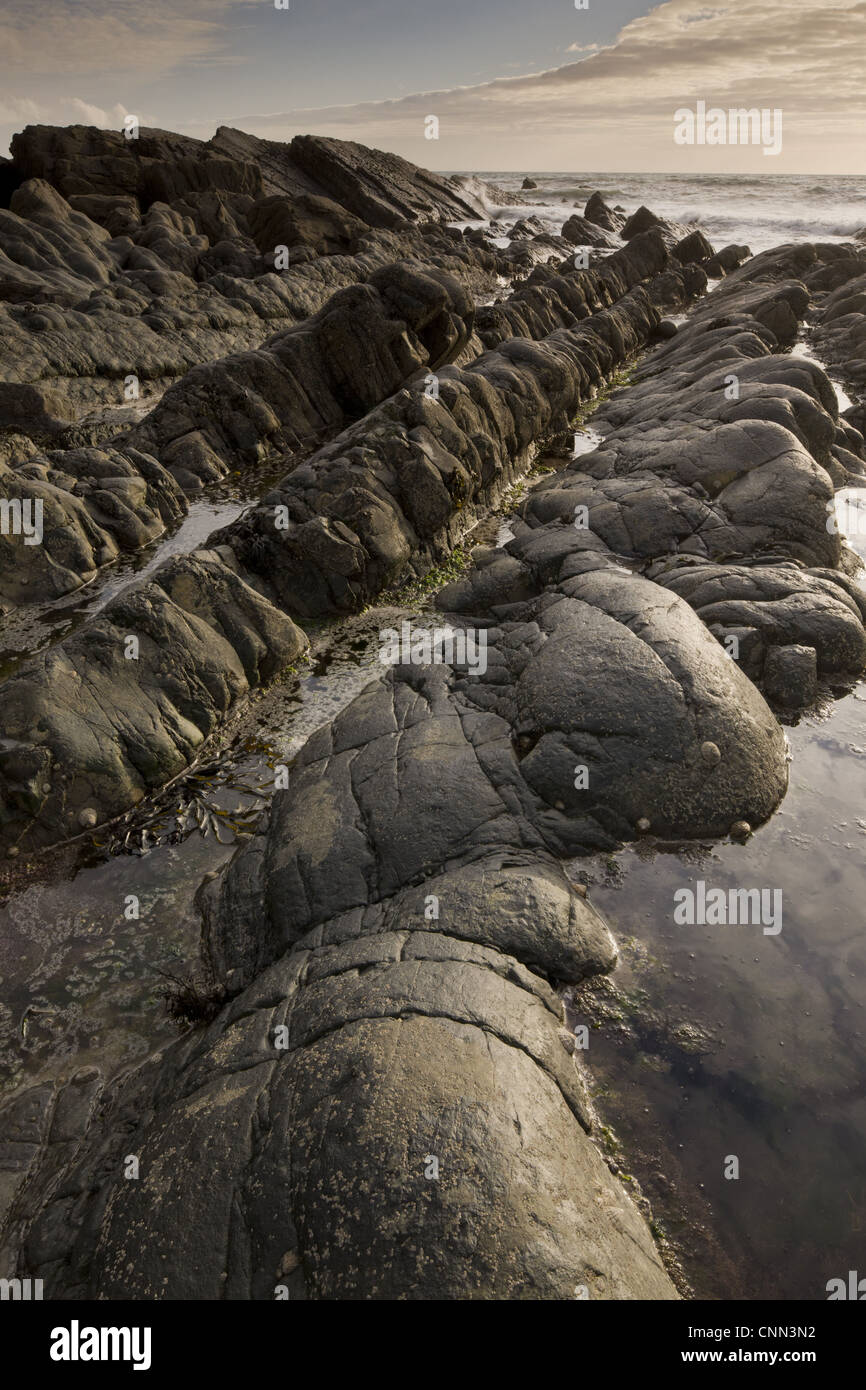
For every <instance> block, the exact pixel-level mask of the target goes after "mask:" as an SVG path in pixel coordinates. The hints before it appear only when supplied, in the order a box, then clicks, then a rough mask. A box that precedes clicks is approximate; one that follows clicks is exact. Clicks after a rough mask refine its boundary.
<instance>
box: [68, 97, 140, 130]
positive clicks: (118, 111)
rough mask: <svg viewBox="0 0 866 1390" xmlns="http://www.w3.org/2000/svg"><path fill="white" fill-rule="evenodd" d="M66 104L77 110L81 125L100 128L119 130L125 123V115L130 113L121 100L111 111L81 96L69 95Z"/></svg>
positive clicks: (78, 121) (78, 120)
mask: <svg viewBox="0 0 866 1390" xmlns="http://www.w3.org/2000/svg"><path fill="white" fill-rule="evenodd" d="M65 104H66V105H68V106H69V107H70V108H71V109H72V111H74V112H75V116H76V118H77V123H78V124H79V125H95V126H98V127H99V129H100V130H118V129H119V128H120V127H121V126H122V125H123V121H124V117H125V116H128V115H129V112H128V111H127V109H126V107H125V106H121V104H120V102H117V103H116V104H115V105H114V106H112V108H111V110H110V111H104V110H103V108H102V107H101V106H91V105H90V103H89V102H86V101H81V99H80V98H79V97H67V98H66V103H65Z"/></svg>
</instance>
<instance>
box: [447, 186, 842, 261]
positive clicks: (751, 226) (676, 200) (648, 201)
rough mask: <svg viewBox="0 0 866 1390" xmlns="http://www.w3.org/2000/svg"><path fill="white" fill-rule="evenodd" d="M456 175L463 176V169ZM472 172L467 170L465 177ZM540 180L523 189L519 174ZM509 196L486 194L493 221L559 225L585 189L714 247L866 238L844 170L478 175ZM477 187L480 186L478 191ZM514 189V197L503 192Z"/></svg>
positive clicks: (580, 202)
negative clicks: (693, 232)
mask: <svg viewBox="0 0 866 1390" xmlns="http://www.w3.org/2000/svg"><path fill="white" fill-rule="evenodd" d="M458 177H461V178H464V177H467V176H465V175H459V176H458ZM469 177H470V178H471V177H472V176H469ZM527 177H529V178H531V179H532V180H533V181H534V182H535V183H536V184H537V185H538V187H537V188H535V189H531V190H526V191H524V190H523V189H522V187H521V185H522V183H523V180H524V178H527ZM475 178H476V179H477V180H480V181H483V182H484V183H489V184H492V185H494V187H495V188H496V189H497V190H500V191H501V192H502V193H503V194H505V195H506V196H505V197H504V198H503V200H502V202H498V201H494V200H491V199H489V198H488V197H487V195H486V194H485V195H484V199H483V200H484V202H485V206H486V208H487V212H488V215H489V216H490V218H491V219H492V220H497V221H504V222H508V221H511V220H513V219H515V218H519V217H526V216H527V203H529V204H531V207H530V208H529V211H530V212H531V213H532V214H533V215H535V216H537V217H539V218H541V220H542V221H543V222H545V223H546V224H547V225H548V227H549V230H551V231H558V230H559V229H560V227H561V226H562V224H563V222H564V221H566V220H567V218H569V217H571V216H572V214H573V213H574V212H576V211H577V212H581V213H582V212H583V209H584V206H585V205H586V200H587V199H588V198H589V196H590V194H592V193H594V192H596V191H598V192H599V193H600V194H601V195H602V197H603V198H604V200H605V202H606V203H608V204H609V205H610V206H612V207H614V206H616V205H617V204H619V205H620V206H621V207H622V208H624V209H625V211H626V212H629V213H631V212H634V211H635V210H636V209H637V208H639V207H640V206H641V204H644V205H645V206H646V207H648V208H650V209H651V210H652V211H653V212H654V213H656V214H657V215H658V216H659V217H663V218H665V219H667V220H670V221H674V222H681V223H685V224H687V225H693V226H696V227H700V229H701V231H702V232H703V233H704V235H705V236H707V237H708V238H709V240H710V241H711V242H712V243H713V245H714V246H715V247H716V249H717V250H718V249H720V248H721V247H722V246H728V245H731V244H734V245H738V246H749V247H751V250H752V251H753V253H755V254H757V253H758V252H759V251H765V250H767V249H768V248H769V247H771V246H780V245H781V244H782V243H784V242H790V241H844V240H847V239H848V238H851V237H855V236H856V235H857V233H858V232H860V233H863V234H864V237H866V178H863V177H859V176H853V175H851V176H849V175H827V176H824V175H816V174H795V175H785V174H767V175H763V176H760V177H758V176H751V175H717V174H697V175H693V174H561V173H560V174H538V173H529V174H527V173H525V172H520V173H507V174H503V173H497V172H494V171H487V172H480V171H478V172H477V173H476V174H475ZM478 191H479V192H480V191H481V190H480V189H479V190H478ZM512 193H514V194H519V195H520V196H519V198H518V199H515V201H514V202H513V203H511V202H509V201H508V197H507V195H508V194H512Z"/></svg>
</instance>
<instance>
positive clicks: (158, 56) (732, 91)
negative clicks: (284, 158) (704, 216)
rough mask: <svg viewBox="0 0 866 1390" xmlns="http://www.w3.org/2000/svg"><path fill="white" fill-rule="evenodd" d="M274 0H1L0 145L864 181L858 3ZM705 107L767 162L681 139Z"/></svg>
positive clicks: (861, 2) (865, 48) (862, 38)
mask: <svg viewBox="0 0 866 1390" xmlns="http://www.w3.org/2000/svg"><path fill="white" fill-rule="evenodd" d="M279 2H280V3H282V0H279ZM288 5H289V8H287V9H286V8H281V9H277V8H276V3H275V0H51V4H50V5H35V4H34V0H0V149H4V150H5V149H6V147H7V145H8V141H9V138H10V136H11V134H12V133H13V132H14V131H15V130H20V129H22V128H23V126H24V125H26V124H29V123H34V122H42V123H47V124H56V125H68V124H87V125H98V126H103V127H111V128H116V129H119V128H120V127H121V125H122V123H123V118H124V116H125V115H127V114H134V115H136V116H137V117H138V118H139V120H140V122H141V124H142V125H145V126H159V127H162V128H163V129H167V130H177V131H181V132H183V133H185V134H189V135H195V136H199V137H201V138H203V139H207V138H209V137H210V136H211V135H212V134H213V133H214V131H215V130H216V128H217V126H219V125H231V126H236V127H238V128H240V129H242V130H246V131H250V132H251V133H253V134H256V135H263V136H267V137H268V138H269V139H275V140H289V139H291V138H292V136H293V135H296V134H298V133H301V132H308V131H309V132H314V133H317V134H324V135H334V136H339V137H340V138H342V139H347V140H357V141H360V142H361V143H363V144H368V145H374V146H376V147H378V148H380V149H388V150H393V151H395V152H396V153H398V154H402V155H404V156H405V157H406V158H409V159H412V160H414V161H416V162H417V163H419V164H423V165H425V166H427V167H428V168H434V169H446V170H466V171H469V170H479V171H493V170H503V171H504V170H525V171H527V172H530V171H533V170H545V171H551V172H553V171H565V172H574V173H579V172H582V171H586V172H600V171H610V172H626V171H627V172H657V171H658V172H681V173H686V174H690V173H715V172H718V173H723V174H731V173H744V174H750V173H760V174H791V173H828V174H833V173H838V174H859V175H862V174H864V173H866V81H864V78H863V73H864V68H866V62H864V60H866V0H808V3H806V2H805V0H804V2H803V3H800V0H666V2H665V3H663V4H652V3H648V0H588V4H587V8H586V9H577V8H576V5H575V0H495V2H494V0H474V2H473V0H288ZM701 101H703V102H705V103H706V105H707V106H708V107H721V108H722V109H724V110H728V109H729V108H731V107H749V108H758V109H759V110H764V109H767V110H770V111H773V110H777V109H778V110H780V111H781V113H782V132H783V138H782V148H781V153H780V154H778V155H775V156H767V155H764V153H763V150H762V148H761V147H760V145H736V144H727V145H715V146H708V145H698V144H677V143H675V141H674V138H673V136H674V129H675V112H677V111H678V110H680V109H682V108H688V109H691V110H694V109H696V107H697V103H698V102H701ZM430 116H435V117H436V118H437V121H438V138H437V139H435V140H434V139H428V138H426V135H425V131H426V130H427V129H429V128H430V123H429V122H428V121H427V118H428V117H430Z"/></svg>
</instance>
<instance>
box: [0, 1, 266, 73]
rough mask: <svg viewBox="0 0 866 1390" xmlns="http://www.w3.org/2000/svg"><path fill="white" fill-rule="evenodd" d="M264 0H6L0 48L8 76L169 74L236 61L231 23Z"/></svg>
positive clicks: (0, 27) (0, 21)
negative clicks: (185, 66) (235, 14)
mask: <svg viewBox="0 0 866 1390" xmlns="http://www.w3.org/2000/svg"><path fill="white" fill-rule="evenodd" d="M264 3H266V0H86V3H85V2H84V0H50V3H49V4H40V5H39V7H38V13H36V14H34V4H33V0H3V14H2V18H0V53H2V54H3V69H4V72H5V73H6V74H7V76H8V77H11V78H14V77H15V76H16V75H23V76H25V77H30V78H32V77H37V76H39V77H44V76H58V75H60V74H64V73H70V74H73V73H74V74H76V75H78V76H82V75H88V74H96V73H99V74H104V73H105V72H106V70H110V71H111V72H112V73H113V74H115V75H117V76H119V77H121V78H122V76H123V75H124V74H131V73H149V74H152V75H157V74H160V75H161V74H164V73H165V72H167V71H171V70H172V69H174V68H176V67H178V66H179V65H180V64H182V63H186V62H190V61H196V60H208V61H209V62H212V63H219V62H222V63H225V62H233V61H236V59H235V58H234V57H233V55H232V54H231V52H230V51H229V50H228V47H227V45H228V42H229V38H228V30H227V23H226V22H227V20H228V19H229V17H230V15H231V12H232V10H235V9H237V8H238V7H240V6H243V5H252V4H256V5H259V6H261V5H262V4H264Z"/></svg>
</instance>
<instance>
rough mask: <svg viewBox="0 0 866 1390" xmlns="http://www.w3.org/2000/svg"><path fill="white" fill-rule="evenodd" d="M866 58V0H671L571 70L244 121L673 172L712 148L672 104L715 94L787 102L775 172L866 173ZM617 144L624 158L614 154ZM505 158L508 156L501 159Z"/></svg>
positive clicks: (717, 99) (742, 154)
mask: <svg viewBox="0 0 866 1390" xmlns="http://www.w3.org/2000/svg"><path fill="white" fill-rule="evenodd" d="M864 59H866V0H810V4H809V6H808V7H803V6H801V5H798V4H792V3H791V0H763V3H762V4H761V5H755V4H754V3H753V0H718V3H716V4H715V5H713V6H712V7H711V8H710V7H708V6H707V5H706V3H703V4H701V3H699V0H666V3H664V4H661V5H657V6H656V7H655V8H654V9H652V10H651V11H650V12H649V13H648V14H646V15H642V16H641V17H639V18H638V19H635V20H632V21H631V22H630V23H629V24H627V25H626V26H625V27H624V28H623V29H622V30H621V31H620V33H619V35H618V36H617V38H616V40H615V42H613V43H612V44H611V45H609V46H608V47H605V48H602V49H599V50H597V51H595V52H592V53H590V54H589V55H588V56H586V57H584V58H582V59H581V60H580V61H578V62H573V63H568V64H566V65H565V66H562V67H559V68H554V69H550V70H547V71H544V72H536V73H527V74H524V75H522V76H517V77H501V78H497V79H496V81H493V82H488V83H485V84H483V85H478V86H474V87H461V88H454V89H450V90H443V91H437V92H424V93H417V94H415V95H414V96H409V97H399V98H392V99H390V100H384V101H377V102H366V103H362V104H358V105H352V106H342V107H340V106H332V107H328V108H321V109H317V110H309V109H307V110H295V111H290V112H284V113H281V114H276V115H275V114H271V115H259V116H254V115H248V116H244V117H235V118H234V121H233V122H232V123H234V124H238V125H242V126H243V128H244V129H247V130H251V131H253V132H254V133H257V134H262V135H270V136H271V137H272V138H276V139H281V138H289V137H290V136H291V135H292V134H295V133H298V132H299V131H304V130H312V131H317V132H319V133H321V134H330V135H336V136H342V137H343V138H346V139H354V140H360V141H364V142H366V143H372V144H376V143H381V142H384V143H386V144H387V146H388V148H392V149H397V150H399V152H400V153H404V154H407V155H409V157H412V158H415V159H418V161H419V162H420V163H434V162H435V164H436V166H437V167H439V168H448V167H451V168H470V167H473V166H477V165H478V164H479V162H480V161H479V159H478V156H477V154H476V151H481V152H483V151H490V155H489V156H488V158H487V160H486V164H487V167H488V168H493V167H500V168H509V167H522V165H523V163H524V162H526V161H527V159H530V158H531V159H532V163H531V165H530V167H534V168H550V169H553V168H571V169H577V168H594V169H599V168H605V167H607V168H620V169H634V168H641V167H656V168H661V169H670V170H675V169H677V168H679V167H683V168H687V169H695V168H698V167H701V165H700V164H697V163H695V162H694V160H695V159H697V158H700V160H701V161H702V163H703V165H704V166H706V165H707V159H708V154H707V151H706V149H702V150H701V151H700V152H699V154H698V153H697V152H695V151H692V150H690V149H689V147H685V148H684V147H676V146H674V144H673V126H674V122H673V113H674V111H675V110H676V109H677V108H678V107H681V106H693V105H694V103H695V102H696V101H698V100H704V101H706V102H707V104H708V105H720V106H723V107H728V106H748V107H752V106H757V107H760V108H763V107H770V108H775V107H779V108H781V109H782V110H783V112H784V120H785V154H784V157H783V159H782V160H774V161H773V169H772V172H774V173H779V172H785V171H786V170H787V171H790V170H791V169H793V170H795V171H796V170H797V168H798V167H800V168H802V169H804V170H805V169H808V168H816V167H817V168H824V169H826V170H827V171H828V172H830V171H831V170H832V168H834V167H835V168H837V169H838V170H839V171H840V172H846V171H847V172H855V171H857V170H864V171H866V153H864V144H866V142H864V141H863V136H862V132H863V128H864V119H866V85H864V83H863V77H862V74H863V67H864ZM428 114H435V115H437V116H438V117H439V120H440V131H441V143H440V145H439V147H438V148H437V147H435V146H434V147H433V148H432V149H431V146H430V144H428V145H427V146H426V158H425V157H424V156H425V143H424V140H423V138H422V132H423V121H424V117H425V116H426V115H428ZM225 119H228V118H225ZM611 152H616V153H617V157H618V162H617V163H616V164H611V163H609V162H608V161H609V159H610V157H611ZM436 156H438V157H436ZM493 156H496V157H498V158H500V159H505V162H504V163H502V162H500V163H499V164H498V166H497V165H496V164H495V163H493V162H492V158H493ZM711 157H712V158H713V159H714V160H715V163H716V167H726V168H727V169H732V170H736V169H737V168H739V167H752V168H761V169H762V171H763V172H764V173H766V172H769V170H768V168H767V161H766V160H762V159H761V151H760V150H754V149H751V148H746V147H737V148H734V149H731V148H728V149H727V150H726V151H722V152H718V153H714V154H713V155H712V156H711ZM591 159H592V160H594V161H595V162H593V163H590V160H591ZM647 160H654V161H656V162H655V164H654V166H651V165H649V164H647V162H646V161H647ZM689 160H691V161H692V162H691V163H690V162H689ZM803 160H806V161H811V162H810V163H809V162H807V163H805V164H803V163H802V161H803ZM826 160H829V161H830V162H829V163H826V162H825V161H826ZM509 161H510V162H509ZM599 161H600V162H599ZM623 161H625V162H623ZM732 161H733V162H732ZM797 161H801V163H800V165H799V166H798V164H797ZM816 161H817V163H816ZM852 161H853V162H852Z"/></svg>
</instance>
